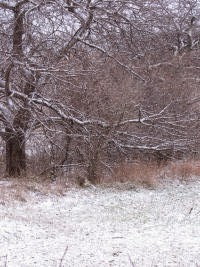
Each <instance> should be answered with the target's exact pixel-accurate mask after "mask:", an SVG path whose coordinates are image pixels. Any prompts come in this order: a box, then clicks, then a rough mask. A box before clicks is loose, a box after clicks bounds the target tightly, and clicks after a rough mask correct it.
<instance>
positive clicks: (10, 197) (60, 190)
mask: <svg viewBox="0 0 200 267" xmlns="http://www.w3.org/2000/svg"><path fill="white" fill-rule="evenodd" d="M67 189H68V185H67V183H66V181H65V179H61V178H60V179H57V180H56V181H55V182H52V181H50V180H49V179H41V178H40V179H39V178H36V177H20V178H7V179H6V180H2V181H0V204H1V205H4V204H6V203H8V202H13V201H20V202H26V201H28V200H29V199H30V198H31V196H32V194H34V195H42V196H48V195H51V194H54V195H57V196H63V195H64V194H65V192H66V191H67Z"/></svg>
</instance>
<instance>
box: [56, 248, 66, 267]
mask: <svg viewBox="0 0 200 267" xmlns="http://www.w3.org/2000/svg"><path fill="white" fill-rule="evenodd" d="M67 251H68V246H66V248H65V251H64V253H63V255H62V258H61V259H60V264H59V266H58V267H62V263H63V260H64V258H65V256H66V254H67Z"/></svg>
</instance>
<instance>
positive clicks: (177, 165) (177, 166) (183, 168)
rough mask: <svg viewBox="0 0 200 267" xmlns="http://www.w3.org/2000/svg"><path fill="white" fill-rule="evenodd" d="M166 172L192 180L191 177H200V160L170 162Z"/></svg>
mask: <svg viewBox="0 0 200 267" xmlns="http://www.w3.org/2000/svg"><path fill="white" fill-rule="evenodd" d="M166 173H167V176H168V177H170V178H176V179H180V180H190V179H191V178H195V177H200V161H198V160H184V161H176V162H170V163H169V165H168V170H167V172H166Z"/></svg>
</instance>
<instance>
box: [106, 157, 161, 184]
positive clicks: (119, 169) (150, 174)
mask: <svg viewBox="0 0 200 267" xmlns="http://www.w3.org/2000/svg"><path fill="white" fill-rule="evenodd" d="M162 168H163V167H162V166H159V165H158V164H157V163H156V162H135V163H122V164H120V165H118V166H116V167H114V168H113V174H112V175H110V176H109V177H107V181H106V182H109V183H112V182H121V183H125V182H133V183H134V184H136V185H143V186H147V187H154V186H155V185H156V184H157V180H158V177H159V175H160V173H161V169H162Z"/></svg>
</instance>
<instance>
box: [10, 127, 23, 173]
mask: <svg viewBox="0 0 200 267" xmlns="http://www.w3.org/2000/svg"><path fill="white" fill-rule="evenodd" d="M7 136H8V137H7V139H6V172H7V174H8V175H9V176H20V175H22V174H25V172H26V155H25V136H24V134H23V133H21V132H13V131H10V130H7Z"/></svg>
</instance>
